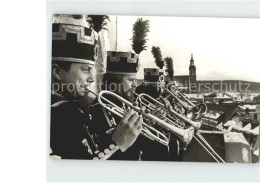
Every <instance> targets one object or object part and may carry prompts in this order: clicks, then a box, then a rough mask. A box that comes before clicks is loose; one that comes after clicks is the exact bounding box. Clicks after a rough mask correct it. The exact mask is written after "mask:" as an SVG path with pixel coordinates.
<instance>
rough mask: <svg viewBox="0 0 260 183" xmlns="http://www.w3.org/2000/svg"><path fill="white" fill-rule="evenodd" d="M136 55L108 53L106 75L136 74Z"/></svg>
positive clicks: (118, 52)
mask: <svg viewBox="0 0 260 183" xmlns="http://www.w3.org/2000/svg"><path fill="white" fill-rule="evenodd" d="M138 62H139V58H138V55H137V54H135V53H131V52H120V51H108V52H107V71H106V72H107V73H111V74H122V75H128V74H136V73H137V71H138V66H139V65H138Z"/></svg>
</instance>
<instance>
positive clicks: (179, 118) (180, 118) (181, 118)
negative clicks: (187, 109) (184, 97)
mask: <svg viewBox="0 0 260 183" xmlns="http://www.w3.org/2000/svg"><path fill="white" fill-rule="evenodd" d="M136 95H138V94H136ZM138 96H139V101H140V103H141V104H143V105H145V106H146V107H148V108H150V109H151V110H154V109H155V108H156V106H159V107H163V108H164V109H165V110H168V113H167V115H166V119H165V120H166V121H167V122H169V121H170V120H169V119H173V120H174V119H175V120H176V121H175V122H172V121H170V123H171V124H174V125H176V126H178V127H180V128H185V127H186V126H185V124H187V123H188V124H190V125H192V126H194V127H195V129H196V130H197V131H196V133H195V134H194V139H195V140H196V141H197V142H198V143H199V144H200V145H201V146H202V148H204V149H205V150H206V151H207V152H208V153H209V154H210V156H211V157H212V158H213V159H215V161H217V162H221V163H225V161H224V160H223V159H222V158H221V157H220V156H219V155H218V154H217V153H216V151H215V150H214V149H213V148H212V147H211V146H210V144H209V143H208V142H207V141H206V139H205V138H204V137H203V136H202V135H201V133H200V132H199V128H200V126H201V124H202V123H201V122H194V121H192V120H191V119H189V118H186V117H185V116H182V115H181V114H179V113H177V112H176V111H174V110H169V109H166V108H165V106H164V104H162V103H160V102H159V101H157V100H155V99H154V98H153V97H151V96H149V95H147V94H139V95H138ZM149 100H150V101H149ZM152 102H154V103H152ZM181 122H182V123H181ZM180 124H181V125H180Z"/></svg>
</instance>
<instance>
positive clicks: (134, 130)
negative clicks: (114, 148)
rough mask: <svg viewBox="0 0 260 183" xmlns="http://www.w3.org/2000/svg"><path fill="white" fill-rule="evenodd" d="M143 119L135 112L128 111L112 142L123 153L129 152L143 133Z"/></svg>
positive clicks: (115, 131)
mask: <svg viewBox="0 0 260 183" xmlns="http://www.w3.org/2000/svg"><path fill="white" fill-rule="evenodd" d="M142 124H143V117H142V115H138V113H137V112H135V111H134V110H131V109H128V110H127V112H126V113H125V114H124V116H123V118H122V119H121V121H120V122H119V123H118V125H117V127H116V128H115V130H114V132H113V135H112V140H113V141H114V142H115V143H116V144H117V145H118V146H119V148H120V149H121V151H123V152H124V151H125V150H127V149H128V148H129V147H130V146H132V145H133V143H134V142H135V141H136V139H137V137H138V136H139V134H140V133H141V132H142V129H143V128H142Z"/></svg>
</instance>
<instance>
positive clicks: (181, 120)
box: [136, 93, 202, 130]
mask: <svg viewBox="0 0 260 183" xmlns="http://www.w3.org/2000/svg"><path fill="white" fill-rule="evenodd" d="M136 95H137V94H136ZM138 98H139V101H140V103H141V104H142V105H144V106H145V107H146V108H149V109H150V110H154V109H155V108H156V106H159V107H162V108H164V109H165V111H166V120H167V121H170V123H171V124H174V125H175V126H177V127H180V128H184V127H185V123H189V124H190V125H191V126H193V127H195V129H196V130H198V129H199V128H200V126H201V124H202V123H201V122H195V121H192V120H191V119H189V118H186V117H185V116H183V115H182V114H180V113H178V112H176V111H175V110H173V109H166V108H165V106H164V104H162V103H161V102H159V101H158V100H155V99H154V98H153V97H151V96H150V95H147V94H145V93H142V94H140V95H138ZM171 120H173V121H171Z"/></svg>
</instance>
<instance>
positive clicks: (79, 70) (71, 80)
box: [60, 63, 94, 99]
mask: <svg viewBox="0 0 260 183" xmlns="http://www.w3.org/2000/svg"><path fill="white" fill-rule="evenodd" d="M60 77H61V85H63V86H61V87H62V89H63V94H65V95H66V96H69V97H70V98H73V99H78V98H81V97H83V96H84V95H86V92H87V90H86V87H89V86H90V84H91V83H92V82H94V66H93V65H90V64H81V63H72V64H71V66H70V69H69V71H66V70H63V69H61V71H60Z"/></svg>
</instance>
